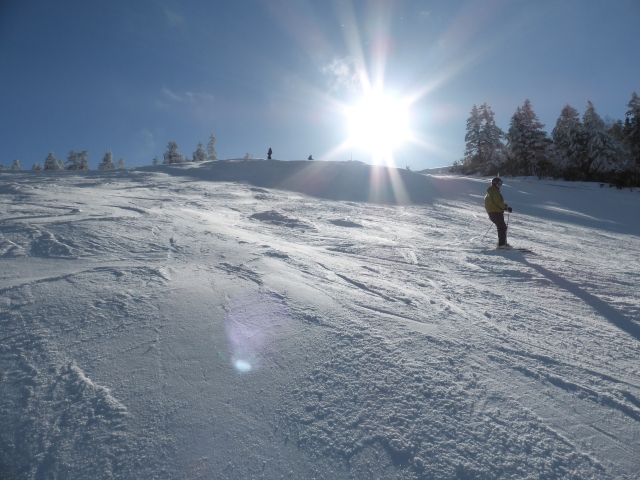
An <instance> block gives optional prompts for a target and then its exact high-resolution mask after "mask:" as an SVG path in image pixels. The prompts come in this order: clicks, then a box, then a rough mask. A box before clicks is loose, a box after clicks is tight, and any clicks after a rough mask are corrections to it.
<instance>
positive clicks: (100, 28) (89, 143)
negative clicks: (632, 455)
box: [0, 0, 640, 170]
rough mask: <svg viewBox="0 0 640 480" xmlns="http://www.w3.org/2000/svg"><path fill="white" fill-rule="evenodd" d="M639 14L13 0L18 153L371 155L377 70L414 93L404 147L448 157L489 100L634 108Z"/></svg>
mask: <svg viewBox="0 0 640 480" xmlns="http://www.w3.org/2000/svg"><path fill="white" fill-rule="evenodd" d="M639 21H640V2H638V1H637V0H627V1H625V0H616V1H605V0H602V1H594V0H564V1H546V0H536V1H524V0H509V1H506V0H505V1H499V0H495V1H483V0H474V1H454V0H449V1H409V0H407V1H394V2H389V1H347V0H344V1H340V0H336V1H331V0H314V1H308V0H299V1H293V0H287V1H281V0H264V1H258V0H255V1H250V0H234V1H226V0H225V1H211V0H209V1H184V2H174V1H156V0H146V1H135V2H130V1H119V0H111V1H101V0H96V1H91V2H87V1H86V0H85V1H76V0H65V1H64V2H45V1H30V0H19V1H14V0H4V1H2V2H0V87H1V88H0V106H1V108H0V139H1V141H2V150H1V152H0V153H1V155H0V163H2V164H4V165H6V166H10V165H11V163H12V162H13V159H15V158H18V159H20V161H21V162H22V165H23V168H30V167H31V166H32V165H33V164H34V163H35V162H40V163H43V162H44V159H45V157H46V156H47V154H48V152H49V151H53V152H54V153H55V155H56V157H57V158H62V159H65V158H66V156H67V155H68V153H69V151H70V150H88V151H89V161H90V165H91V168H97V164H98V163H99V162H100V160H101V159H102V156H103V155H104V152H105V150H106V149H107V148H110V149H111V150H112V151H113V155H114V157H115V158H114V160H117V159H119V158H120V157H124V159H125V162H126V164H127V166H140V165H149V164H150V163H151V161H152V159H153V157H154V156H156V155H157V156H158V157H159V158H160V159H161V160H162V154H163V153H164V152H165V151H166V146H167V144H168V142H169V141H176V142H177V143H178V145H179V146H180V152H181V153H182V154H183V155H188V156H189V157H191V154H192V152H194V151H195V150H196V147H197V144H198V142H202V143H203V144H205V146H206V143H207V140H208V137H209V135H211V134H212V133H213V134H214V135H215V136H216V138H217V144H216V148H217V150H218V156H219V158H223V159H224V158H238V157H243V156H244V155H245V154H246V153H250V154H252V155H253V156H254V157H265V156H266V151H267V149H268V148H269V147H272V148H273V150H274V158H277V159H284V160H294V159H306V158H307V156H308V155H309V154H313V155H314V158H316V159H330V160H340V159H348V158H350V157H351V156H353V158H354V159H360V160H364V161H366V162H371V161H372V159H373V155H372V153H371V152H370V151H369V150H368V149H366V148H364V147H362V146H360V147H353V146H348V145H345V144H344V142H345V141H346V140H348V138H349V129H348V126H347V120H346V117H345V114H344V109H345V107H348V106H351V105H355V104H356V103H357V102H358V101H359V100H360V99H361V98H362V96H363V88H365V87H363V85H364V83H363V82H365V83H366V81H367V79H368V81H369V82H370V83H371V84H374V85H383V88H384V91H385V93H386V94H388V95H390V96H392V97H394V98H398V99H405V100H407V102H408V100H411V103H410V106H409V119H410V120H409V122H410V128H411V130H412V137H413V141H409V142H406V143H404V144H402V145H401V146H400V147H398V148H396V149H395V150H394V152H393V153H394V159H395V162H396V164H397V165H399V166H402V167H404V166H406V165H410V166H411V167H412V168H413V169H414V170H416V169H421V168H427V167H434V166H441V165H447V164H451V163H452V162H453V161H454V160H457V159H459V158H460V157H461V156H462V155H463V152H464V134H465V122H466V119H467V118H468V116H469V111H470V110H471V107H472V105H473V104H477V105H480V104H482V103H485V102H486V103H488V104H489V105H490V106H491V107H492V109H493V111H494V112H495V113H496V121H497V123H498V125H499V126H500V127H501V128H503V130H507V129H508V126H509V119H510V117H511V116H512V115H513V113H514V112H515V109H516V107H518V106H520V105H522V104H523V103H524V101H525V99H527V98H528V99H529V100H531V102H532V104H533V108H534V110H535V112H536V113H537V114H538V116H539V117H540V120H541V121H542V122H543V123H545V124H546V129H547V131H548V132H550V131H551V130H552V129H553V126H554V124H555V121H556V119H557V117H558V115H559V113H560V110H561V109H562V107H563V106H564V105H565V104H566V103H569V104H570V105H572V106H573V107H575V108H577V109H578V111H580V112H583V111H584V108H585V106H586V104H587V100H591V101H592V102H593V103H594V105H595V107H596V110H597V112H598V113H599V114H600V115H601V116H602V117H603V118H604V117H605V116H606V115H609V116H611V117H613V118H621V119H623V118H624V114H625V112H626V104H627V103H628V102H629V100H630V98H631V94H632V92H633V91H639V92H640V62H639V61H638V46H639V45H640V29H639V28H637V25H638V24H639ZM363 79H364V80H363Z"/></svg>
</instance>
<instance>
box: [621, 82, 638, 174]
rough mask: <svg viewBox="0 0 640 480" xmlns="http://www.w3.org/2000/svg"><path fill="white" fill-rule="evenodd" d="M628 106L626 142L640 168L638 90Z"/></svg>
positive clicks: (625, 124)
mask: <svg viewBox="0 0 640 480" xmlns="http://www.w3.org/2000/svg"><path fill="white" fill-rule="evenodd" d="M627 107H628V108H629V110H628V111H627V114H626V115H627V118H626V119H625V122H624V129H623V131H624V138H625V143H626V145H627V146H628V148H629V150H630V151H631V154H632V155H633V157H634V159H635V164H636V165H635V166H636V168H640V98H638V94H637V93H636V92H633V94H632V95H631V101H630V102H629V103H628V104H627Z"/></svg>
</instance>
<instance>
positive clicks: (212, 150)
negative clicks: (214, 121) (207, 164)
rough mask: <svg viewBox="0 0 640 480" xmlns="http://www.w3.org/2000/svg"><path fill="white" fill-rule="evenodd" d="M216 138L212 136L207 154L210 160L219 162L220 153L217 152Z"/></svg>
mask: <svg viewBox="0 0 640 480" xmlns="http://www.w3.org/2000/svg"><path fill="white" fill-rule="evenodd" d="M215 144H216V137H214V136H213V134H211V136H210V137H209V143H208V144H207V154H208V157H209V160H217V159H218V152H216V147H215Z"/></svg>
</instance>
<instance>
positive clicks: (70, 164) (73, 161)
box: [64, 150, 80, 170]
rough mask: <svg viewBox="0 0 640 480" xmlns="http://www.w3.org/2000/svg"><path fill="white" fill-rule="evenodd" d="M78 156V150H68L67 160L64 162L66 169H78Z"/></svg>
mask: <svg viewBox="0 0 640 480" xmlns="http://www.w3.org/2000/svg"><path fill="white" fill-rule="evenodd" d="M79 156H80V152H76V151H74V150H71V151H70V152H69V156H68V157H67V161H66V162H64V164H65V168H66V169H67V170H78V167H80V159H79Z"/></svg>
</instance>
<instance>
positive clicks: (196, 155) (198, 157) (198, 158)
mask: <svg viewBox="0 0 640 480" xmlns="http://www.w3.org/2000/svg"><path fill="white" fill-rule="evenodd" d="M212 136H213V135H212ZM206 160H207V154H206V153H204V147H203V146H202V143H198V149H197V150H196V151H195V152H193V161H194V162H204V161H206Z"/></svg>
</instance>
